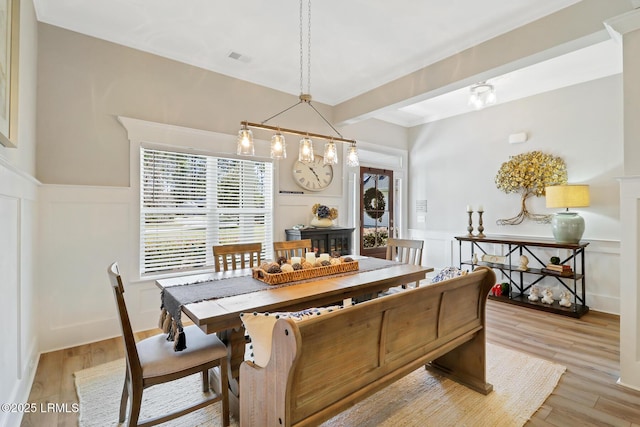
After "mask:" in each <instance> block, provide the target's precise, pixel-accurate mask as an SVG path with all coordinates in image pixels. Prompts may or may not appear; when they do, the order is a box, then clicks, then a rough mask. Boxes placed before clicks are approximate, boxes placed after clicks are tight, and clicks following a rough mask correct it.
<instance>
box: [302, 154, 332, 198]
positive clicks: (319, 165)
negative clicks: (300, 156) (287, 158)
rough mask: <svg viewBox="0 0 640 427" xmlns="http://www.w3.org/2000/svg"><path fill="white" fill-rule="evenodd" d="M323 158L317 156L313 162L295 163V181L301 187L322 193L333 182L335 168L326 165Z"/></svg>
mask: <svg viewBox="0 0 640 427" xmlns="http://www.w3.org/2000/svg"><path fill="white" fill-rule="evenodd" d="M323 162H324V158H323V157H322V156H318V155H315V156H314V159H313V162H311V163H303V162H301V161H299V160H296V161H295V162H294V163H293V179H294V181H295V182H296V184H298V185H299V186H300V187H302V188H304V189H305V190H309V191H322V190H324V189H325V188H327V187H328V186H329V185H330V184H331V181H333V167H332V166H331V165H325V164H324V163H323Z"/></svg>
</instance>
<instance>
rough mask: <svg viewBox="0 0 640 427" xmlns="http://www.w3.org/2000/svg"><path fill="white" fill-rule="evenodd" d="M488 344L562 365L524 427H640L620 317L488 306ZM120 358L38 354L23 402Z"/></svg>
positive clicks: (39, 420)
mask: <svg viewBox="0 0 640 427" xmlns="http://www.w3.org/2000/svg"><path fill="white" fill-rule="evenodd" d="M156 332H157V331H148V332H146V333H141V334H139V337H144V336H147V335H150V334H152V333H156ZM487 340H488V341H490V342H492V343H495V344H499V345H502V346H504V347H509V348H512V349H514V350H518V351H521V352H523V353H528V354H531V355H533V356H537V357H540V358H543V359H548V360H551V361H554V362H557V363H560V364H562V365H564V366H566V367H567V371H566V372H565V373H564V375H563V376H562V378H561V379H560V383H559V384H558V386H557V387H556V389H555V390H554V392H553V394H552V395H551V396H549V398H548V399H547V400H546V402H545V403H544V405H543V406H542V407H541V408H540V409H539V410H538V411H537V412H536V414H535V415H534V416H533V418H532V419H531V420H530V421H529V422H528V423H527V426H640V392H637V391H633V390H629V389H626V388H624V387H621V386H619V385H617V384H616V380H617V379H618V375H619V359H620V355H619V343H620V322H619V317H618V316H612V315H607V314H603V313H597V312H590V313H587V314H586V315H584V316H583V317H582V318H581V319H579V320H577V319H572V318H568V317H565V316H559V315H555V314H549V313H544V312H540V311H536V310H532V309H529V308H521V307H516V306H512V305H509V304H504V303H500V302H496V301H489V302H488V305H487ZM123 354H124V353H123V347H122V343H121V340H120V339H110V340H105V341H100V342H96V343H92V344H87V345H82V346H79V347H73V348H69V349H65V350H60V351H55V352H51V353H46V354H43V355H42V356H41V358H40V363H39V365H38V370H37V372H36V377H35V380H34V384H33V388H32V390H31V394H30V397H29V402H35V403H41V402H53V403H69V404H70V403H73V402H77V396H76V392H75V388H74V382H73V372H75V371H77V370H80V369H84V368H89V367H91V366H95V365H98V364H101V363H105V362H108V361H111V360H114V359H116V358H119V357H123ZM522 369H527V367H526V366H523V367H522ZM77 424H78V417H77V414H73V413H67V414H58V413H47V414H25V417H24V419H23V422H22V426H38V427H43V426H77Z"/></svg>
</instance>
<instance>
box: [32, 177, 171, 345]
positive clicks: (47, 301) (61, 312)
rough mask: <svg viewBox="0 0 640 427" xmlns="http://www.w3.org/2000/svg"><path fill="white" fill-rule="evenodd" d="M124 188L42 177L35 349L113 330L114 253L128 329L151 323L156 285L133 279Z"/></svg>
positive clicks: (88, 339)
mask: <svg viewBox="0 0 640 427" xmlns="http://www.w3.org/2000/svg"><path fill="white" fill-rule="evenodd" d="M131 204H132V200H131V190H130V189H129V188H120V187H117V188H116V187H88V186H60V185H45V186H43V187H42V188H41V197H40V224H41V231H40V245H41V252H42V257H41V262H40V271H41V282H42V283H41V285H42V286H41V291H40V304H41V307H40V311H41V313H42V314H43V316H45V317H46V321H45V322H41V323H40V331H39V335H40V341H41V349H42V351H51V350H56V349H60V348H66V347H70V346H75V345H79V344H84V343H88V342H93V341H97V340H100V339H104V338H108V337H113V336H116V335H119V334H120V329H119V326H118V322H117V318H116V307H115V301H114V299H113V292H112V291H111V288H110V285H109V281H108V277H107V267H108V266H109V265H110V264H111V263H112V262H113V261H118V263H119V265H120V269H121V273H122V275H123V279H124V281H125V289H126V293H125V298H126V301H127V306H128V309H129V314H130V317H131V322H132V324H133V327H134V329H136V330H143V329H149V328H152V327H154V326H155V325H156V324H157V315H158V314H159V306H160V291H159V290H158V289H157V288H156V287H155V285H154V283H153V281H146V282H140V281H138V282H134V281H132V280H130V278H131V277H135V274H134V272H133V271H132V270H131V269H132V266H133V265H134V262H133V259H134V258H133V257H135V256H137V253H136V251H135V250H134V248H133V245H132V233H134V232H135V230H136V228H135V227H133V226H132V221H133V218H132V216H131V211H132V209H131Z"/></svg>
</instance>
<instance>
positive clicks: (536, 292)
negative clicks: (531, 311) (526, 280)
mask: <svg viewBox="0 0 640 427" xmlns="http://www.w3.org/2000/svg"><path fill="white" fill-rule="evenodd" d="M539 299H540V288H538V287H537V286H532V287H531V290H530V291H529V301H534V302H535V301H538V300H539Z"/></svg>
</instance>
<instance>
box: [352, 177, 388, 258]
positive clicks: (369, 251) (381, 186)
mask: <svg viewBox="0 0 640 427" xmlns="http://www.w3.org/2000/svg"><path fill="white" fill-rule="evenodd" d="M389 236H393V171H389V170H384V169H374V168H360V254H361V255H365V256H371V257H376V258H385V257H386V253H387V239H388V238H389Z"/></svg>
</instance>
